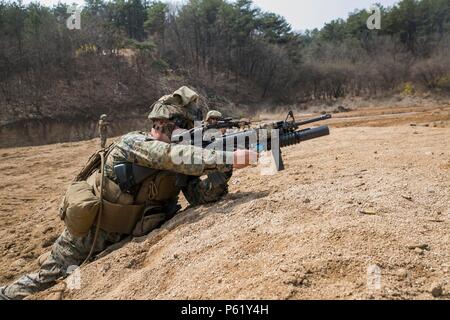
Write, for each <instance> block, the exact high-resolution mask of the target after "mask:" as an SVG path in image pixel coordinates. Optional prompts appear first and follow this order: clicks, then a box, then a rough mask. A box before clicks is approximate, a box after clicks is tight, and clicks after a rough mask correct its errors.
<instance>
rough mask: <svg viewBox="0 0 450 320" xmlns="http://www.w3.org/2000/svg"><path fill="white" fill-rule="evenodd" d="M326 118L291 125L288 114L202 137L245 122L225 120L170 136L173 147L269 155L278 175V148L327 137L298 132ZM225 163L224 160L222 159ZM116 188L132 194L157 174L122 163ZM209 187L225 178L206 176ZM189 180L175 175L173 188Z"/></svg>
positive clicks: (321, 132)
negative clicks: (205, 137) (242, 150)
mask: <svg viewBox="0 0 450 320" xmlns="http://www.w3.org/2000/svg"><path fill="white" fill-rule="evenodd" d="M330 118H331V115H329V114H326V115H323V116H320V117H316V118H312V119H306V120H302V121H295V118H294V114H293V112H292V111H289V113H288V115H287V117H286V119H285V120H284V121H277V122H274V123H270V124H266V125H262V126H260V127H258V128H254V129H248V130H243V131H239V132H236V133H231V134H225V135H219V136H215V137H213V138H212V139H204V136H205V135H204V133H205V132H206V131H207V130H210V129H221V128H242V126H248V125H249V122H248V121H242V120H232V119H231V118H227V119H224V120H221V121H219V122H217V123H216V124H208V125H203V126H201V127H196V128H193V129H191V130H189V131H185V132H183V133H181V134H178V135H174V136H172V142H173V143H187V144H191V145H195V146H199V147H202V148H206V149H212V150H220V151H235V150H237V149H247V150H253V151H256V152H258V153H261V152H265V151H271V152H272V158H273V160H274V161H275V166H276V169H277V170H278V171H281V170H284V164H283V160H282V155H281V148H283V147H287V146H291V145H295V144H298V143H301V142H304V141H307V140H311V139H316V138H320V137H323V136H326V135H329V134H330V130H329V128H328V126H320V127H316V128H307V129H300V127H301V126H303V125H306V124H310V123H315V122H319V121H323V120H327V119H330ZM224 161H226V159H224ZM114 172H115V174H116V176H117V179H118V183H119V186H120V188H121V190H122V191H124V192H128V193H133V191H134V190H135V187H136V186H138V185H139V184H140V183H141V182H142V181H144V180H145V179H146V178H147V177H149V176H150V175H152V174H155V172H157V170H154V169H150V168H146V167H141V166H139V165H136V164H131V163H122V164H116V165H115V166H114ZM208 177H209V178H210V180H211V182H212V184H213V185H221V184H223V183H225V178H224V176H223V175H222V174H220V173H210V174H209V175H208ZM188 178H189V177H186V176H182V175H179V177H178V178H177V185H178V186H180V187H183V186H185V185H186V183H187V179H188Z"/></svg>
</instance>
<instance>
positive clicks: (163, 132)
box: [151, 120, 179, 143]
mask: <svg viewBox="0 0 450 320" xmlns="http://www.w3.org/2000/svg"><path fill="white" fill-rule="evenodd" d="M177 129H179V128H178V127H177V126H176V125H175V123H174V122H172V121H169V120H154V121H153V128H152V132H151V134H152V136H153V138H155V139H156V140H159V141H163V142H166V143H171V137H172V133H173V132H174V131H175V130H177Z"/></svg>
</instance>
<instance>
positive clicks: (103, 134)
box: [98, 119, 109, 148]
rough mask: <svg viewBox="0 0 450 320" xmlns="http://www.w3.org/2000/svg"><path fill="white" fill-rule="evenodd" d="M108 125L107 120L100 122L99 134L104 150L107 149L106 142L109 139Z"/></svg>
mask: <svg viewBox="0 0 450 320" xmlns="http://www.w3.org/2000/svg"><path fill="white" fill-rule="evenodd" d="M108 125H109V122H107V121H106V120H105V119H100V120H99V121H98V133H99V135H100V146H101V147H102V148H104V147H106V140H107V139H108Z"/></svg>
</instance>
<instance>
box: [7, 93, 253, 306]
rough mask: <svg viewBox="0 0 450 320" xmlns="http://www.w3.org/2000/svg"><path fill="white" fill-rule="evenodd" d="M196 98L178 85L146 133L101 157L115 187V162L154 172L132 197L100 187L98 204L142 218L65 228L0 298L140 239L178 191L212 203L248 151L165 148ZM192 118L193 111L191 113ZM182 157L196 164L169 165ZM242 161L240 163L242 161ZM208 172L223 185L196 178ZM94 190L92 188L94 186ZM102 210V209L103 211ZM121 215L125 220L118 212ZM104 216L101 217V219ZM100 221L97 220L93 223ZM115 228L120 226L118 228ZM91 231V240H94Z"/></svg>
mask: <svg viewBox="0 0 450 320" xmlns="http://www.w3.org/2000/svg"><path fill="white" fill-rule="evenodd" d="M196 98H197V95H196V93H195V92H193V91H192V90H190V89H189V88H187V87H182V88H180V89H179V90H177V91H176V92H175V93H174V94H173V95H170V96H165V97H163V98H161V99H160V100H159V101H158V102H156V103H155V104H154V105H153V106H152V107H153V109H152V111H151V113H150V115H149V118H150V119H151V120H152V122H153V128H152V130H151V132H150V133H146V132H132V133H129V134H127V135H125V136H123V137H121V138H120V139H119V140H118V142H117V143H116V144H113V147H112V148H111V149H110V150H109V153H107V156H106V159H105V170H104V175H105V178H104V179H106V180H107V181H108V182H109V184H110V185H113V186H115V187H116V189H117V185H116V183H118V180H117V177H116V175H115V172H114V170H113V166H114V165H115V164H117V163H133V164H139V165H141V166H144V167H147V168H151V169H154V170H155V174H153V175H152V176H151V177H150V178H148V179H147V180H145V181H144V182H143V183H142V184H141V185H140V186H139V188H137V190H136V191H135V192H134V194H133V195H131V194H128V193H123V192H121V191H119V194H112V193H111V192H110V191H109V189H108V187H106V188H104V189H103V190H104V195H103V199H104V206H105V205H106V203H109V202H111V203H115V204H116V205H129V204H133V205H136V204H139V205H144V206H145V208H146V209H145V211H144V212H143V214H142V218H141V219H140V220H139V221H138V222H137V223H136V225H135V226H134V227H133V228H132V230H131V229H130V230H127V231H124V232H126V233H121V232H111V231H107V230H104V228H103V226H105V229H108V228H109V227H108V228H106V225H102V223H100V226H99V228H97V227H96V226H95V225H94V226H92V227H91V228H90V229H88V233H87V234H86V235H84V236H75V235H73V234H71V232H70V231H69V224H68V223H67V222H66V226H67V227H66V229H65V230H64V231H63V233H62V234H61V235H60V237H59V238H58V239H57V240H56V242H55V243H54V245H53V247H52V251H51V253H50V255H49V256H48V257H47V259H46V260H45V261H44V262H43V263H42V265H41V267H40V269H39V270H38V271H37V272H35V273H31V274H28V275H25V276H22V277H21V278H19V279H18V280H16V281H15V282H13V283H12V284H10V285H7V286H4V287H0V300H1V299H17V300H19V299H23V298H25V297H27V296H29V295H31V294H33V293H36V292H39V291H42V290H45V289H47V288H49V287H51V286H53V285H54V284H55V283H56V281H57V280H58V279H62V278H64V277H66V276H67V275H68V273H67V272H68V268H69V267H72V268H73V266H78V265H80V264H81V263H82V262H83V261H85V259H86V258H87V257H88V255H89V252H90V251H91V250H93V252H94V254H98V253H100V252H102V251H103V250H105V249H106V248H107V247H109V246H110V245H112V244H115V243H118V242H120V241H122V240H124V239H126V238H128V239H129V238H131V237H130V235H131V236H143V235H146V234H148V233H149V232H150V231H152V230H153V229H155V228H157V227H159V226H160V225H161V224H162V223H164V222H165V221H167V220H168V219H170V218H171V217H173V216H174V215H175V214H176V211H177V210H179V208H176V209H175V210H171V211H170V212H168V211H165V209H164V208H174V207H176V205H177V202H178V195H179V193H180V192H181V191H182V192H183V194H184V195H185V197H186V199H187V200H188V201H189V203H190V204H191V205H201V204H205V203H210V202H214V201H218V200H219V199H220V198H221V197H222V196H223V195H225V194H226V193H227V192H228V190H227V183H228V179H229V178H230V177H231V172H232V169H233V168H234V169H240V168H243V167H246V166H248V165H249V158H250V156H251V153H252V152H251V151H247V150H239V151H235V152H232V153H231V154H226V153H224V152H221V151H211V150H206V149H201V148H198V147H194V146H190V145H179V144H178V145H175V144H171V140H170V137H171V135H172V132H173V131H174V130H177V129H179V127H180V128H184V129H189V128H191V127H193V121H194V120H195V119H193V118H192V114H195V112H191V110H194V109H195V102H196ZM197 114H198V113H197ZM181 153H183V154H184V155H185V156H186V155H187V156H188V157H190V158H192V159H193V158H195V157H199V158H200V160H202V161H200V162H191V163H199V164H190V163H186V164H183V163H181V164H179V163H178V162H177V163H175V162H174V161H173V156H174V155H176V154H181ZM226 156H231V157H232V159H233V164H232V165H230V164H219V163H220V161H217V159H219V157H226ZM242 160H244V161H242ZM209 173H215V174H217V173H221V174H223V175H224V176H225V183H223V184H222V185H213V184H212V183H211V181H210V179H209V178H206V179H203V180H202V179H200V176H203V175H208V174H209ZM96 174H98V172H94V174H92V175H91V176H89V178H88V179H87V183H88V184H90V185H91V184H92V185H95V184H96V181H97V180H96V178H95V175H96ZM180 175H181V176H185V177H188V179H187V180H186V183H185V184H184V185H183V184H181V185H177V183H176V181H177V177H178V176H180ZM94 189H95V187H94ZM106 209H107V207H106ZM106 213H107V212H103V213H102V217H103V218H102V219H101V221H102V222H103V220H108V219H106V218H107V217H108V215H107V214H106ZM123 214H124V215H121V217H122V218H123V217H126V216H128V212H123ZM104 218H105V219H104ZM98 221H100V220H98ZM118 227H119V228H120V226H118ZM96 232H97V239H96V241H94V238H95V234H96Z"/></svg>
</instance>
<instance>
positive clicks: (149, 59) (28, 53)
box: [0, 0, 450, 123]
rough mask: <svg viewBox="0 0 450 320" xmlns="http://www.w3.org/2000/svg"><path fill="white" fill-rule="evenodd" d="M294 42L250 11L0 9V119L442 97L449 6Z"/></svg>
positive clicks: (193, 4) (423, 4) (342, 25)
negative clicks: (184, 96) (75, 21)
mask: <svg viewBox="0 0 450 320" xmlns="http://www.w3.org/2000/svg"><path fill="white" fill-rule="evenodd" d="M381 11H382V25H381V30H369V29H368V28H367V26H366V21H367V19H368V17H369V15H370V13H368V12H366V11H365V10H361V11H358V10H356V11H354V12H353V13H351V14H350V15H349V17H348V18H347V19H345V20H344V19H338V20H334V21H331V22H329V23H327V24H326V25H325V26H324V27H323V28H322V29H321V30H317V29H316V30H307V31H304V32H297V31H294V30H293V29H292V28H291V26H290V25H289V23H288V22H287V21H286V20H285V19H284V18H283V17H281V16H279V15H277V14H274V13H270V12H265V11H263V10H261V9H259V8H257V7H256V6H255V5H254V4H253V3H252V1H251V0H237V1H232V2H231V1H224V0H190V1H187V2H186V3H185V4H178V5H177V4H170V3H169V4H167V3H165V2H159V1H146V0H112V1H103V0H87V1H85V5H84V8H83V11H82V14H81V29H80V30H69V29H68V28H67V26H66V20H67V18H68V17H69V16H70V14H68V13H67V12H68V10H67V5H64V4H58V5H57V6H54V7H51V8H50V7H46V6H42V5H40V4H38V3H31V4H29V5H23V4H22V3H21V2H20V1H4V0H0V106H1V108H0V120H1V121H2V123H7V122H11V121H16V120H17V119H35V118H37V119H39V118H45V117H62V118H64V117H65V118H67V119H70V118H73V117H77V118H82V119H83V118H86V119H97V117H98V115H99V114H101V113H104V112H107V113H109V114H112V115H113V117H119V118H120V114H124V113H126V114H127V115H130V114H133V113H136V115H139V114H142V113H143V112H146V111H147V110H148V106H149V105H150V104H151V102H152V101H154V100H155V99H157V98H158V97H159V96H161V95H163V94H166V93H167V92H168V91H169V90H172V89H174V88H176V87H177V86H179V85H182V84H188V85H191V86H193V87H194V88H196V89H197V90H199V91H200V92H201V93H202V94H203V95H205V96H206V97H207V99H208V102H209V103H210V106H211V107H215V106H218V107H219V108H220V106H223V105H227V104H231V103H233V104H235V105H236V106H238V107H239V106H240V105H247V106H250V108H258V106H260V105H262V104H264V105H265V106H267V105H271V104H273V105H275V104H287V103H310V102H313V101H330V100H336V99H339V98H342V97H367V98H369V97H370V98H373V97H381V96H386V95H390V94H394V93H404V94H410V95H413V94H415V93H416V92H430V93H436V94H446V93H449V92H450V55H449V52H450V32H449V31H450V0H421V1H419V0H402V1H400V2H399V3H398V4H397V5H395V6H393V7H388V8H384V7H381Z"/></svg>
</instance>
